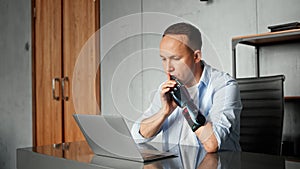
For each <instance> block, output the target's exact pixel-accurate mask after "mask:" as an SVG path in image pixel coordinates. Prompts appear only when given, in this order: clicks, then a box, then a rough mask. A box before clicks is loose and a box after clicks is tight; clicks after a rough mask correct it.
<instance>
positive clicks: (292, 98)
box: [284, 96, 300, 101]
mask: <svg viewBox="0 0 300 169" xmlns="http://www.w3.org/2000/svg"><path fill="white" fill-rule="evenodd" d="M284 100H285V101H297V100H298V101H300V96H285V97H284Z"/></svg>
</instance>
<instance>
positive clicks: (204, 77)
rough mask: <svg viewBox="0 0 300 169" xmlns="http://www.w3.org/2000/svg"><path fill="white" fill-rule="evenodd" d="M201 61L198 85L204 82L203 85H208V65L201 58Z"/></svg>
mask: <svg viewBox="0 0 300 169" xmlns="http://www.w3.org/2000/svg"><path fill="white" fill-rule="evenodd" d="M201 62H202V65H203V70H202V75H201V78H200V83H199V85H201V83H202V84H204V85H205V86H207V85H208V83H209V71H208V70H209V68H210V66H209V65H208V64H206V63H205V62H204V61H203V60H201Z"/></svg>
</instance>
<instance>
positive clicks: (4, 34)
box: [0, 0, 32, 169]
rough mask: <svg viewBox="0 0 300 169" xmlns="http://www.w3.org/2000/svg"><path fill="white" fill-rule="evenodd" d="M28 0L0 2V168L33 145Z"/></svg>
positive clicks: (12, 165)
mask: <svg viewBox="0 0 300 169" xmlns="http://www.w3.org/2000/svg"><path fill="white" fill-rule="evenodd" d="M30 11H31V1H30V0H22V1H18V0H9V1H7V0H1V1H0V51H1V53H0V59H1V61H0V95H1V96H0V168H1V169H14V168H16V148H18V147H25V146H31V145H32V89H31V47H29V48H28V49H27V48H26V44H29V45H31V19H30V18H31V12H30Z"/></svg>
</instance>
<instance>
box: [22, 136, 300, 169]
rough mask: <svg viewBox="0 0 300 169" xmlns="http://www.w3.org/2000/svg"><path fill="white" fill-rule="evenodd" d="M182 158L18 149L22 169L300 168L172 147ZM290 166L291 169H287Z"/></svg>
mask: <svg viewBox="0 0 300 169" xmlns="http://www.w3.org/2000/svg"><path fill="white" fill-rule="evenodd" d="M149 145H150V146H151V147H153V148H155V149H158V150H163V149H165V148H166V147H165V146H164V145H163V144H159V143H152V144H149ZM168 148H169V150H170V151H172V152H175V153H177V154H178V157H172V158H167V159H163V160H158V161H153V162H149V163H140V162H133V161H128V160H119V159H114V158H108V157H102V156H97V155H94V154H93V152H92V151H91V149H90V148H89V146H88V144H87V143H86V142H84V141H83V142H73V143H65V144H58V145H55V146H52V145H51V146H41V147H28V148H19V149H17V168H18V169H40V168H43V169H50V168H51V169H53V168H55V169H69V168H70V169H82V168H86V169H100V168H101V169H102V168H105V169H107V168H121V169H127V168H128V169H129V168H130V169H141V168H151V169H155V168H158V169H161V168H170V169H178V168H182V169H193V168H197V169H201V168H202V169H204V168H205V169H206V168H208V169H217V168H218V169H219V168H224V169H225V168H228V169H248V168H249V169H250V168H251V169H253V168H254V169H268V168H272V169H284V168H287V169H288V168H294V167H295V168H299V166H300V164H299V163H297V162H290V161H287V160H286V159H285V158H283V157H281V156H273V155H265V154H257V153H247V152H218V153H212V154H207V153H206V152H205V151H203V150H201V149H200V148H198V147H192V146H178V145H168ZM287 164H288V165H289V166H290V167H289V166H288V167H286V166H287Z"/></svg>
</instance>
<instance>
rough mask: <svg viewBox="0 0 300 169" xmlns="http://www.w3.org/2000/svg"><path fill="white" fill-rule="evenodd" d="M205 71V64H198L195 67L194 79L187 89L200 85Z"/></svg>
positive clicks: (187, 85)
mask: <svg viewBox="0 0 300 169" xmlns="http://www.w3.org/2000/svg"><path fill="white" fill-rule="evenodd" d="M203 70H204V65H203V63H202V62H199V63H197V64H196V67H195V72H194V78H193V79H192V80H191V81H190V83H188V84H186V87H188V88H189V87H192V86H194V85H195V84H197V83H199V81H200V79H201V76H202V72H203Z"/></svg>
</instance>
